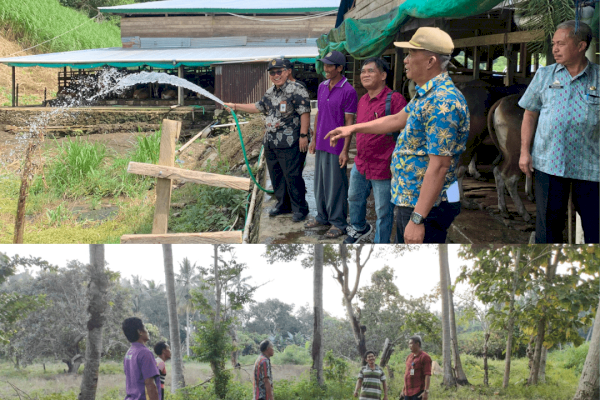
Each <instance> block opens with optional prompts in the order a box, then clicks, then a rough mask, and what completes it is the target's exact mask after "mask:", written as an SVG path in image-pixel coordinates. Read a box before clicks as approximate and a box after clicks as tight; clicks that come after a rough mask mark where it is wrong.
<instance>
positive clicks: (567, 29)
mask: <svg viewBox="0 0 600 400" xmlns="http://www.w3.org/2000/svg"><path fill="white" fill-rule="evenodd" d="M591 40H592V30H591V28H590V27H589V26H588V25H586V24H584V23H583V22H579V26H578V27H577V23H576V22H575V21H567V22H563V23H562V24H559V25H558V26H557V29H556V32H555V33H554V36H553V38H552V54H553V55H554V59H555V60H556V64H552V65H548V66H546V67H542V68H540V69H539V70H537V72H536V73H535V76H534V77H533V80H532V81H531V84H530V85H529V87H528V88H527V91H526V92H525V94H524V95H523V98H521V100H520V101H519V105H520V106H521V107H523V108H524V109H525V114H524V115H523V124H522V125H521V157H520V159H519V167H520V168H521V170H522V171H523V172H524V173H526V174H527V175H528V176H531V175H532V173H533V174H534V175H535V200H536V224H535V225H536V226H535V242H536V243H562V242H563V230H564V228H565V220H566V218H565V216H566V211H567V205H568V200H569V192H571V191H572V193H573V197H572V199H573V204H574V205H575V209H576V210H577V212H578V213H579V214H580V215H581V223H582V225H583V233H584V238H585V242H586V243H598V239H599V236H600V234H599V229H600V227H599V220H600V212H599V205H600V204H599V200H598V199H599V198H600V197H599V186H600V183H599V181H600V151H599V140H600V133H599V126H598V113H600V67H599V66H598V64H594V63H592V62H591V61H589V60H588V59H587V58H586V57H585V52H586V50H587V49H588V48H589V47H590V42H591ZM534 133H535V139H534ZM532 141H533V149H531V144H532Z"/></svg>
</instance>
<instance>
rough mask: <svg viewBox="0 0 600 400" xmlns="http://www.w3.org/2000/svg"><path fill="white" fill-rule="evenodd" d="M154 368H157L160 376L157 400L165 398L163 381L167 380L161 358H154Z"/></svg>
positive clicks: (165, 366) (165, 369) (165, 368)
mask: <svg viewBox="0 0 600 400" xmlns="http://www.w3.org/2000/svg"><path fill="white" fill-rule="evenodd" d="M156 367H157V368H158V372H159V374H160V388H161V390H160V396H159V397H158V398H159V399H161V400H162V399H164V398H165V380H166V378H167V365H166V364H165V362H164V361H163V359H162V358H160V357H156Z"/></svg>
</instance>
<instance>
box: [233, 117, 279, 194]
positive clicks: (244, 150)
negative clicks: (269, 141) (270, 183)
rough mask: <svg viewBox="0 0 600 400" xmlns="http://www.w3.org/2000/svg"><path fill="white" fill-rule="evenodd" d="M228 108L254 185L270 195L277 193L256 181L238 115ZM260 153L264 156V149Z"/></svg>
mask: <svg viewBox="0 0 600 400" xmlns="http://www.w3.org/2000/svg"><path fill="white" fill-rule="evenodd" d="M224 107H227V106H225V105H224ZM227 108H228V109H229V112H231V115H232V116H233V120H234V121H235V126H236V127H237V130H238V135H239V137H240V144H241V145H242V153H243V154H244V161H245V162H246V168H248V173H249V174H250V178H252V182H254V184H255V185H256V186H258V188H259V189H260V190H262V191H263V192H265V193H268V194H273V193H275V192H274V191H272V190H268V189H265V188H263V187H262V186H260V184H259V183H258V182H257V181H256V178H255V177H254V174H253V173H252V168H250V163H249V162H248V156H247V155H246V146H244V137H243V136H242V129H241V128H240V123H239V122H238V119H237V115H236V114H235V111H233V109H231V108H230V107H227ZM260 152H261V154H262V148H261V150H260ZM258 159H259V160H260V155H259V157H258Z"/></svg>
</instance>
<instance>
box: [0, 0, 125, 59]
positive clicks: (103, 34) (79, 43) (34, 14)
mask: <svg viewBox="0 0 600 400" xmlns="http://www.w3.org/2000/svg"><path fill="white" fill-rule="evenodd" d="M84 23H85V25H83V26H81V27H79V28H77V29H75V30H74V31H72V32H70V33H67V34H65V35H64V36H61V37H59V38H57V39H55V40H52V41H51V42H49V43H47V44H44V45H42V46H40V48H38V49H37V51H38V52H60V51H72V50H82V49H93V48H99V47H115V46H120V45H121V40H120V29H119V27H118V26H116V25H115V24H114V23H113V22H109V21H105V22H102V23H98V22H96V21H90V18H88V17H87V15H85V14H83V13H80V12H77V11H75V10H73V9H71V8H68V7H64V6H62V5H60V3H59V2H58V0H18V1H15V0H0V27H2V28H3V30H4V35H3V36H6V37H11V38H14V39H16V41H17V42H19V43H20V44H22V45H23V46H24V47H29V46H34V45H37V44H40V43H42V42H45V41H47V40H50V39H52V38H54V37H56V36H59V35H62V34H64V33H65V32H68V31H69V30H71V29H73V28H76V27H78V26H79V25H82V24H84Z"/></svg>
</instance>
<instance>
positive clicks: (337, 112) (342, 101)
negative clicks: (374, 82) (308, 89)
mask: <svg viewBox="0 0 600 400" xmlns="http://www.w3.org/2000/svg"><path fill="white" fill-rule="evenodd" d="M356 97H357V96H356V90H354V88H353V87H352V85H351V84H350V83H348V79H347V78H346V77H342V79H341V80H340V81H339V82H338V83H336V84H335V86H334V87H333V89H331V90H329V79H328V80H326V81H324V82H322V83H321V84H320V85H319V90H318V93H317V107H318V109H319V115H318V117H317V127H316V129H317V133H316V136H315V138H316V149H317V150H321V151H326V152H328V153H331V154H336V155H339V154H340V153H341V152H342V150H343V149H344V140H338V143H337V144H336V146H335V147H331V145H330V144H329V139H325V135H327V133H329V131H332V130H334V129H335V128H339V127H340V126H344V125H345V122H346V120H345V118H346V114H356V103H357V98H356Z"/></svg>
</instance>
